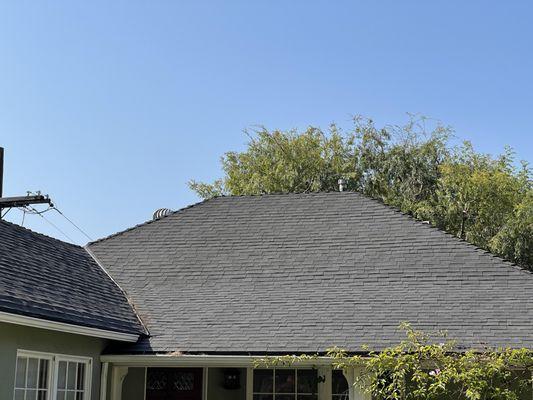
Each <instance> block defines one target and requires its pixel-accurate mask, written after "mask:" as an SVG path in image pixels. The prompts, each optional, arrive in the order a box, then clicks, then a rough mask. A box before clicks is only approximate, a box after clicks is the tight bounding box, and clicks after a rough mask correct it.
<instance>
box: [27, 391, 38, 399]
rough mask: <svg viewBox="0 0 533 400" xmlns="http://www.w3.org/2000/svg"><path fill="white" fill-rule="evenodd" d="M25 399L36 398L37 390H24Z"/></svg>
mask: <svg viewBox="0 0 533 400" xmlns="http://www.w3.org/2000/svg"><path fill="white" fill-rule="evenodd" d="M26 400H37V390H35V389H31V390H26Z"/></svg>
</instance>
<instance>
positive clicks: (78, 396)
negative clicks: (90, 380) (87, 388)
mask: <svg viewBox="0 0 533 400" xmlns="http://www.w3.org/2000/svg"><path fill="white" fill-rule="evenodd" d="M76 400H83V392H76Z"/></svg>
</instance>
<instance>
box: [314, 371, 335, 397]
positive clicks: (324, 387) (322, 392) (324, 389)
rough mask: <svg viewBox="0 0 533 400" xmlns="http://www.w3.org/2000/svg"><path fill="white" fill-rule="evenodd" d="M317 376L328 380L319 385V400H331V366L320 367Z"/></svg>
mask: <svg viewBox="0 0 533 400" xmlns="http://www.w3.org/2000/svg"><path fill="white" fill-rule="evenodd" d="M317 374H318V376H323V377H325V378H326V380H325V381H324V382H320V383H319V384H318V400H331V390H332V384H331V383H332V372H331V366H321V367H318V371H317Z"/></svg>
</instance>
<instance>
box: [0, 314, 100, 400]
mask: <svg viewBox="0 0 533 400" xmlns="http://www.w3.org/2000/svg"><path fill="white" fill-rule="evenodd" d="M107 343H108V341H107V340H105V339H98V338H92V337H88V336H81V335H75V334H70V333H62V332H55V331H49V330H46V329H38V328H29V327H25V326H22V325H14V324H7V323H2V322H0V399H2V400H4V399H5V400H11V399H12V398H13V386H14V384H15V366H16V361H17V350H29V351H40V352H45V353H56V354H65V355H72V356H82V357H92V359H93V362H92V366H93V368H92V372H93V373H92V388H91V399H92V400H98V399H99V396H100V365H101V364H100V354H101V353H102V350H103V349H104V347H105V346H106V345H107Z"/></svg>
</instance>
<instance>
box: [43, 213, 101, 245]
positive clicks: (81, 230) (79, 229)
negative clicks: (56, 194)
mask: <svg viewBox="0 0 533 400" xmlns="http://www.w3.org/2000/svg"><path fill="white" fill-rule="evenodd" d="M51 208H52V209H53V210H56V211H57V212H58V213H59V215H61V216H62V217H63V218H65V219H66V220H67V221H68V222H70V223H71V224H72V226H73V227H74V228H76V229H77V230H78V231H80V232H81V233H83V234H84V235H85V237H86V238H87V239H89V240H91V241H92V240H93V238H92V237H90V236H89V235H88V234H87V233H85V231H84V230H83V229H81V228H80V227H79V226H78V225H76V224H75V223H74V222H72V220H71V219H70V218H68V217H67V216H66V215H65V214H63V213H62V212H61V210H59V209H58V208H57V207H55V206H53V207H51Z"/></svg>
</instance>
